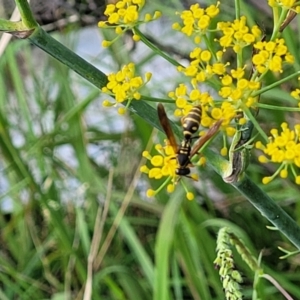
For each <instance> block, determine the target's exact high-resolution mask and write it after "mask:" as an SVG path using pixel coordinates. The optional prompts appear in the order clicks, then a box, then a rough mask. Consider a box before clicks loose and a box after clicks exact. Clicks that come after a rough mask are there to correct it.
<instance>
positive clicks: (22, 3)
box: [15, 0, 39, 29]
mask: <svg viewBox="0 0 300 300" xmlns="http://www.w3.org/2000/svg"><path fill="white" fill-rule="evenodd" d="M15 2H16V5H17V7H18V9H19V12H20V15H21V19H22V22H23V24H24V26H25V27H26V29H32V28H35V27H38V26H39V24H38V23H37V22H36V20H35V18H34V16H33V14H32V12H31V9H30V6H29V3H28V2H27V0H16V1H15Z"/></svg>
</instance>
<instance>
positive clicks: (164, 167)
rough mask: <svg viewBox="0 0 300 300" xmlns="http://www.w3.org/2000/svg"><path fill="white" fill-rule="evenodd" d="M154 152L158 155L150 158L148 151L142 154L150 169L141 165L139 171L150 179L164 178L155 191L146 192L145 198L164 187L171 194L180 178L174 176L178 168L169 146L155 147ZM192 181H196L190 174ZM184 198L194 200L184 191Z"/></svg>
mask: <svg viewBox="0 0 300 300" xmlns="http://www.w3.org/2000/svg"><path fill="white" fill-rule="evenodd" d="M155 149H156V151H157V152H158V153H159V154H157V155H154V156H152V155H151V154H150V153H149V152H148V151H144V152H143V157H145V158H146V159H147V160H149V162H150V164H151V166H152V167H151V168H150V169H149V168H148V167H147V166H146V165H143V166H142V167H141V169H140V171H141V172H142V173H146V174H148V177H149V178H150V179H157V180H159V179H162V178H164V177H166V179H165V181H164V183H163V184H162V185H161V186H160V187H159V188H158V189H157V190H155V191H154V190H153V189H149V190H148V191H147V197H154V196H155V195H156V194H157V193H159V192H160V191H161V190H162V189H163V188H164V187H165V186H167V191H168V193H172V192H173V191H174V189H175V185H176V184H177V182H178V181H179V180H180V176H179V175H177V174H176V169H177V168H178V162H177V159H176V153H174V149H173V147H172V146H171V145H168V142H166V146H165V147H162V145H160V144H157V145H155ZM191 177H192V178H193V179H194V180H198V177H197V176H196V175H195V174H191ZM184 187H185V186H184ZM186 197H187V199H188V200H193V199H194V194H193V193H191V192H189V191H188V190H186Z"/></svg>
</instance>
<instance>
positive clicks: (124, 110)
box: [118, 107, 126, 115]
mask: <svg viewBox="0 0 300 300" xmlns="http://www.w3.org/2000/svg"><path fill="white" fill-rule="evenodd" d="M125 113H126V108H125V107H119V108H118V114H119V115H125Z"/></svg>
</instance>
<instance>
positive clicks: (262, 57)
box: [252, 39, 294, 74]
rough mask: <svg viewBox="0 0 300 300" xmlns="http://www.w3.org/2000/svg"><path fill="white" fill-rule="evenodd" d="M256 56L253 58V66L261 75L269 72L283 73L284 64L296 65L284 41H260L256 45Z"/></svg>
mask: <svg viewBox="0 0 300 300" xmlns="http://www.w3.org/2000/svg"><path fill="white" fill-rule="evenodd" d="M254 48H255V50H256V52H257V53H256V54H254V55H253V57H252V62H253V65H254V66H255V68H256V70H257V71H258V72H259V73H260V74H265V73H266V72H267V71H268V70H270V71H272V72H280V73H282V72H283V71H282V65H283V63H290V64H292V63H294V57H293V56H292V54H291V53H290V52H288V48H287V46H286V45H285V41H284V39H276V40H275V41H274V42H273V41H269V42H267V41H260V42H257V43H256V44H254Z"/></svg>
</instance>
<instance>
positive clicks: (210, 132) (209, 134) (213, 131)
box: [190, 119, 223, 159]
mask: <svg viewBox="0 0 300 300" xmlns="http://www.w3.org/2000/svg"><path fill="white" fill-rule="evenodd" d="M222 122H223V119H220V120H218V121H217V122H216V123H215V124H214V125H212V126H211V127H210V128H209V129H208V131H207V132H206V134H205V135H203V136H202V137H201V138H199V139H198V141H197V142H196V143H195V144H194V146H193V149H192V151H191V154H190V159H191V158H192V157H193V156H194V155H195V154H196V153H198V151H199V150H200V149H201V148H202V147H203V145H204V144H206V142H207V141H209V140H210V139H211V138H212V137H213V136H214V135H215V134H216V133H217V132H218V131H219V128H220V126H221V124H222Z"/></svg>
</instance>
